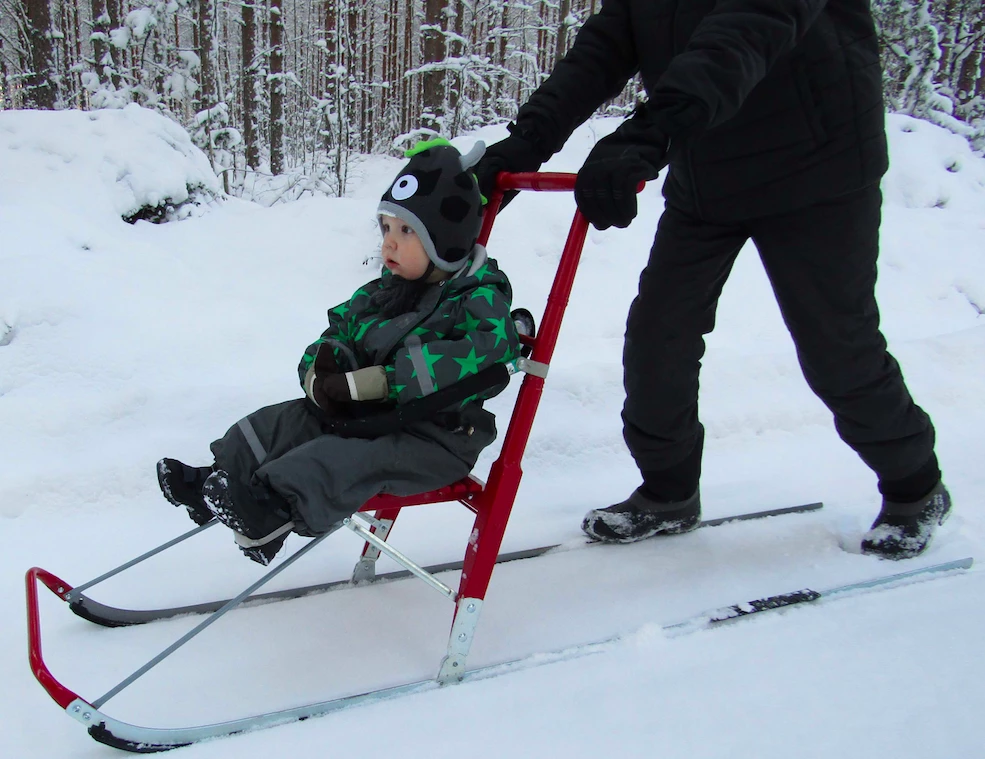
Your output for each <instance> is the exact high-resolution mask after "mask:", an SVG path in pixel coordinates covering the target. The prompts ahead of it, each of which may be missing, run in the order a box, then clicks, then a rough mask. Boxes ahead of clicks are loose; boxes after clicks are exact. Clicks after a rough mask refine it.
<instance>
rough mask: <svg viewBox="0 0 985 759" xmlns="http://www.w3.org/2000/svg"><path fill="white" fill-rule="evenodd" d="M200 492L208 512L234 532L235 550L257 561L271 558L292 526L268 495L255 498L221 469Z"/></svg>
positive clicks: (264, 562) (270, 559) (260, 562)
mask: <svg viewBox="0 0 985 759" xmlns="http://www.w3.org/2000/svg"><path fill="white" fill-rule="evenodd" d="M202 495H203V496H204V497H205V504H206V506H208V508H209V510H210V511H211V512H212V514H214V515H215V516H216V517H217V518H218V519H219V521H220V522H222V523H223V524H224V525H226V526H227V527H229V528H230V529H231V530H232V531H233V532H235V533H236V544H237V545H238V546H239V550H240V551H242V552H243V553H244V554H245V555H246V556H247V557H248V558H250V559H252V560H253V561H255V562H257V563H258V564H263V565H264V566H267V565H268V564H269V563H270V562H271V561H272V560H273V558H274V556H276V555H277V552H278V551H279V550H280V549H281V548H282V547H283V546H284V542H285V541H286V540H287V536H288V535H289V534H290V532H291V529H292V528H293V527H294V523H293V522H292V521H291V520H290V519H289V518H287V516H286V515H285V514H283V512H282V511H281V510H280V509H279V508H277V506H276V505H275V504H274V503H273V502H272V499H260V500H258V499H257V498H256V497H255V496H254V495H253V493H251V492H250V491H248V490H245V489H244V488H242V487H241V486H239V485H238V484H237V483H236V482H235V480H233V479H232V478H231V477H230V476H229V475H228V474H227V473H226V472H224V471H223V470H221V469H220V470H218V471H216V472H214V473H213V474H212V475H210V476H209V478H208V479H207V480H206V481H205V485H204V486H203V487H202Z"/></svg>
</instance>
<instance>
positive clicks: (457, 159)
mask: <svg viewBox="0 0 985 759" xmlns="http://www.w3.org/2000/svg"><path fill="white" fill-rule="evenodd" d="M485 150H486V146H485V144H484V143H482V142H476V144H475V146H474V147H473V148H472V149H471V150H470V151H469V152H468V153H467V154H466V155H464V156H463V155H462V154H461V153H459V152H458V150H457V149H456V148H454V147H453V146H452V145H451V143H449V142H448V140H445V139H442V138H440V137H439V138H436V139H433V140H428V141H427V142H422V143H419V144H418V145H416V146H415V147H414V148H412V149H411V150H408V151H407V153H406V156H407V157H408V158H409V159H410V160H409V161H408V162H407V164H406V165H405V166H404V167H403V168H402V169H401V170H400V173H399V174H398V175H397V178H396V179H395V180H394V181H393V184H392V185H390V188H389V189H388V190H387V191H386V192H385V193H383V199H382V200H381V201H380V205H379V208H378V209H377V211H376V212H377V215H379V216H395V217H396V218H398V219H400V220H401V221H403V222H404V223H405V224H407V226H409V227H410V228H411V229H413V230H414V231H415V232H416V233H417V236H418V237H419V238H420V239H421V242H422V243H423V244H424V250H425V251H426V252H427V254H428V258H429V259H431V262H432V263H433V264H434V266H435V267H437V268H438V269H441V270H442V271H446V272H453V271H458V270H459V269H460V268H461V267H462V265H463V264H464V263H465V262H466V261H467V260H468V258H469V256H470V255H471V253H472V249H473V248H474V247H475V243H476V240H477V239H478V237H479V228H480V226H481V225H482V204H483V202H484V201H485V199H484V198H483V197H482V195H481V194H480V193H479V186H478V183H477V182H476V179H475V175H474V174H473V173H472V171H471V169H472V167H473V166H474V165H475V164H476V163H478V161H479V159H480V158H481V157H482V154H483V153H484V152H485ZM380 223H381V228H382V221H381V222H380Z"/></svg>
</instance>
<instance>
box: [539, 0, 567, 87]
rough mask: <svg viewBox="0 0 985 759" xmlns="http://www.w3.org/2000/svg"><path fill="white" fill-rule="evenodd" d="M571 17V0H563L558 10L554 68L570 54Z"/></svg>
mask: <svg viewBox="0 0 985 759" xmlns="http://www.w3.org/2000/svg"><path fill="white" fill-rule="evenodd" d="M570 15H571V0H561V5H560V7H559V8H558V25H557V38H556V40H555V46H554V62H553V65H554V66H557V64H558V61H560V60H561V59H562V58H564V54H565V53H567V52H568V29H570V28H571V24H570V23H569V16H570ZM545 73H547V72H545Z"/></svg>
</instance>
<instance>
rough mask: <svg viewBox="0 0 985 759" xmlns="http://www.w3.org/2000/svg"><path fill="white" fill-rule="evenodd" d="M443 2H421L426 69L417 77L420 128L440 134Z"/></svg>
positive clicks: (444, 49) (434, 0)
mask: <svg viewBox="0 0 985 759" xmlns="http://www.w3.org/2000/svg"><path fill="white" fill-rule="evenodd" d="M444 5H445V0H424V27H423V29H422V30H421V38H422V39H423V40H424V50H423V53H424V56H423V61H422V64H423V65H424V66H425V67H429V68H427V69H426V70H425V71H424V74H423V76H422V77H421V86H422V92H421V104H422V106H423V111H422V113H421V121H422V122H423V126H426V127H428V128H430V129H433V130H435V131H436V132H440V131H441V127H442V123H443V122H444V117H445V112H444V106H445V71H444V70H443V69H442V68H441V67H440V64H441V63H442V62H443V61H444V60H445V54H446V51H447V47H446V39H445V34H444V23H445V19H444V13H442V10H443V8H444Z"/></svg>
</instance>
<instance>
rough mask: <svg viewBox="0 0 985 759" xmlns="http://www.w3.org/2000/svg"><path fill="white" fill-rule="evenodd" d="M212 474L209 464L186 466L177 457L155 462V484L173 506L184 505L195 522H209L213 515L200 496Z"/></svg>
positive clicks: (200, 523) (199, 523)
mask: <svg viewBox="0 0 985 759" xmlns="http://www.w3.org/2000/svg"><path fill="white" fill-rule="evenodd" d="M210 474H212V467H210V466H188V465H187V464H182V463H181V462H180V461H178V460H177V459H161V460H160V461H158V462H157V484H158V485H159V486H160V488H161V492H162V493H164V497H165V498H167V499H168V500H169V501H170V502H171V503H172V504H173V505H175V506H184V507H185V508H186V509H187V510H188V516H189V517H191V519H192V521H193V522H194V523H195V524H198V525H203V524H206V523H208V522H211V521H212V520H213V519H214V518H215V515H214V514H213V513H212V512H211V511H209V509H208V507H207V506H206V505H205V499H204V498H203V497H202V486H203V485H204V484H205V480H206V479H207V478H208V476H209V475H210Z"/></svg>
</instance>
